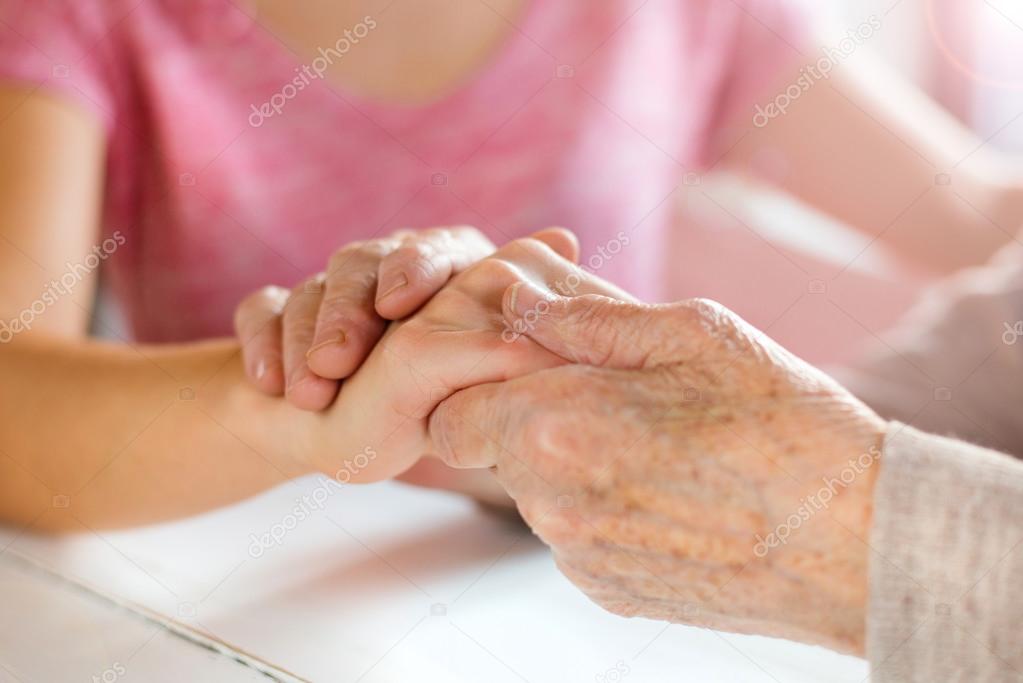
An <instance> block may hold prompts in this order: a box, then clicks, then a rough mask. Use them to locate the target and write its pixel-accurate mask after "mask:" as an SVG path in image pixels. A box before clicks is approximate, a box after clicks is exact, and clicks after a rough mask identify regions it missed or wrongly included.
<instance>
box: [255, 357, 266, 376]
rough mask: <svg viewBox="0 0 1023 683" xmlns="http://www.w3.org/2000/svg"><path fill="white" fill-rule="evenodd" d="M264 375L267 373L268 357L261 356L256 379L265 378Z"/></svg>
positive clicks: (257, 364) (257, 365)
mask: <svg viewBox="0 0 1023 683" xmlns="http://www.w3.org/2000/svg"><path fill="white" fill-rule="evenodd" d="M264 375H266V358H260V359H259V362H258V363H256V379H263V376H264Z"/></svg>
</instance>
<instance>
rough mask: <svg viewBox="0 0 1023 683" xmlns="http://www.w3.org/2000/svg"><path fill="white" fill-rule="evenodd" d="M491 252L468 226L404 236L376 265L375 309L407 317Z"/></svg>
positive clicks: (391, 316) (394, 317)
mask: <svg viewBox="0 0 1023 683" xmlns="http://www.w3.org/2000/svg"><path fill="white" fill-rule="evenodd" d="M493 252H494V245H493V243H491V241H490V240H489V239H487V238H486V237H485V236H484V235H483V233H481V232H480V231H478V230H476V229H475V228H472V227H466V226H461V227H453V228H437V229H433V230H427V231H424V232H420V233H416V234H415V235H412V236H410V237H406V238H405V239H404V240H403V241H402V244H401V246H400V247H398V248H397V249H395V250H394V251H393V252H391V253H390V254H388V255H387V256H386V257H385V258H384V259H383V262H382V263H381V264H380V277H379V281H380V285H379V288H378V291H377V297H376V310H377V312H378V313H379V314H380V315H381V316H383V317H384V318H387V319H390V320H397V319H399V318H404V317H406V316H408V315H411V314H412V313H413V312H414V311H416V310H417V309H418V308H419V307H420V306H422V305H423V304H424V303H426V302H427V301H428V300H429V299H430V298H431V297H433V295H434V294H436V293H437V292H438V291H439V290H440V289H441V287H443V286H444V285H445V284H447V282H448V280H449V279H451V277H452V276H453V275H455V274H457V273H459V272H461V271H462V270H465V269H466V268H468V267H469V266H470V265H472V264H473V263H476V262H477V261H479V260H480V259H482V258H485V257H487V256H489V255H490V254H492V253H493Z"/></svg>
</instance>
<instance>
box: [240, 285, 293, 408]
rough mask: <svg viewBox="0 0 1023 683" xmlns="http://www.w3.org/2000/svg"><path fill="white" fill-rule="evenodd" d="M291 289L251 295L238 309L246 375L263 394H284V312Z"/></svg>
mask: <svg viewBox="0 0 1023 683" xmlns="http://www.w3.org/2000/svg"><path fill="white" fill-rule="evenodd" d="M287 300H288V290H286V289H284V288H283V287H275V286H269V287H264V288H263V289H261V290H259V291H258V292H255V293H253V294H250V295H249V296H248V297H246V298H245V299H244V300H243V301H242V302H241V303H240V304H239V305H238V308H237V309H236V310H235V316H234V331H235V336H237V337H238V341H239V342H240V343H241V348H242V363H243V366H244V368H245V374H246V376H248V378H249V379H250V380H251V381H252V383H253V384H254V385H255V386H256V387H257V388H258V389H259V390H260V391H262V392H263V393H265V394H269V395H270V396H279V395H280V394H282V393H283V392H284V368H283V366H282V365H281V311H283V310H284V304H285V303H286V302H287Z"/></svg>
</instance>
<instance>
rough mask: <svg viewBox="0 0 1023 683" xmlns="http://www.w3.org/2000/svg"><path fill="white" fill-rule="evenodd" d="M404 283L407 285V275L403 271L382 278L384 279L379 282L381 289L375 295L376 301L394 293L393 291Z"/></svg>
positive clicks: (403, 285)
mask: <svg viewBox="0 0 1023 683" xmlns="http://www.w3.org/2000/svg"><path fill="white" fill-rule="evenodd" d="M385 283H386V284H385ZM406 285H408V277H407V276H406V275H405V273H398V274H396V275H392V276H389V277H386V278H384V281H383V282H381V283H380V288H381V290H383V291H382V292H381V294H380V295H379V296H378V297H377V301H381V300H383V299H386V298H387V297H389V296H390V295H392V294H394V293H395V292H397V291H398V290H399V289H401V288H402V287H405V286H406Z"/></svg>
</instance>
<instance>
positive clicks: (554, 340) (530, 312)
mask: <svg viewBox="0 0 1023 683" xmlns="http://www.w3.org/2000/svg"><path fill="white" fill-rule="evenodd" d="M502 308H503V312H504V317H505V320H506V322H507V323H508V327H509V329H510V330H511V332H512V333H513V336H518V335H522V336H526V337H529V338H530V339H532V340H533V341H535V342H537V343H538V344H540V345H541V346H543V347H544V348H546V349H547V350H548V351H551V352H552V353H556V354H558V355H559V356H561V357H562V358H564V359H566V360H569V361H572V362H573V363H584V364H587V365H596V366H601V367H611V368H643V367H651V366H656V365H663V364H666V363H673V362H679V361H684V360H688V359H689V358H691V357H693V356H694V355H695V354H696V353H698V352H699V348H698V347H700V346H702V344H701V343H700V342H705V341H706V338H707V331H708V330H706V329H700V330H697V329H694V327H693V326H694V325H696V326H701V325H702V324H703V323H704V322H706V320H707V316H706V314H707V312H708V311H707V310H704V309H706V308H712V309H714V310H713V311H712V313H717V309H720V307H719V306H717V305H716V304H713V303H711V302H705V301H700V300H689V301H683V302H679V303H675V304H662V305H655V304H642V303H635V302H630V301H620V300H618V299H612V298H609V297H606V296H600V295H596V294H588V295H585V296H577V297H563V296H558V295H556V294H551V293H550V292H546V291H543V290H541V289H539V288H538V287H536V286H535V285H533V284H532V283H530V282H520V283H516V284H514V285H512V286H511V287H509V288H508V291H507V292H505V295H504V301H503V306H502ZM721 310H723V309H721ZM715 317H716V315H712V319H713V318H715ZM701 321H702V322H701Z"/></svg>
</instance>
